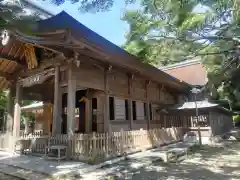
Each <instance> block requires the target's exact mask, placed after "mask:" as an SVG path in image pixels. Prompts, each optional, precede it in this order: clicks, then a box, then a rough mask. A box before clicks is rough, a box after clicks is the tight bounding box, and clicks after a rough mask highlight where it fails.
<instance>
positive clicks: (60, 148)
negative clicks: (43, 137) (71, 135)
mask: <svg viewBox="0 0 240 180" xmlns="http://www.w3.org/2000/svg"><path fill="white" fill-rule="evenodd" d="M51 150H57V156H56V157H50V156H49V151H51ZM62 150H63V151H64V152H65V153H64V156H61V151H62ZM45 157H46V158H47V159H56V160H57V161H58V163H59V162H60V160H62V159H66V158H67V146H66V145H49V146H47V147H46V148H45Z"/></svg>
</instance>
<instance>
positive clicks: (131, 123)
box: [128, 76, 133, 130]
mask: <svg viewBox="0 0 240 180" xmlns="http://www.w3.org/2000/svg"><path fill="white" fill-rule="evenodd" d="M132 93H133V88H132V76H128V94H129V99H128V120H129V125H130V130H132V129H133V111H132Z"/></svg>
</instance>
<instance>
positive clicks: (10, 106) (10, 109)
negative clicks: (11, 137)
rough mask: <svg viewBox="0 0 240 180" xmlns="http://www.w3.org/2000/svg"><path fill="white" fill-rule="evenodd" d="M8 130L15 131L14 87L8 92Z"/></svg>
mask: <svg viewBox="0 0 240 180" xmlns="http://www.w3.org/2000/svg"><path fill="white" fill-rule="evenodd" d="M6 131H7V132H12V131H13V89H12V88H9V91H8V94H7V114H6Z"/></svg>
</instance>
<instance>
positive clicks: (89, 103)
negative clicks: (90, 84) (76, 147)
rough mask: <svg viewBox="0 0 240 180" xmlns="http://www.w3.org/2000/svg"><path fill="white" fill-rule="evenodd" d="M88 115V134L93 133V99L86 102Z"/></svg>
mask: <svg viewBox="0 0 240 180" xmlns="http://www.w3.org/2000/svg"><path fill="white" fill-rule="evenodd" d="M85 106H86V113H87V122H86V132H87V133H89V132H92V114H93V112H92V98H89V99H88V101H87V102H86V105H85Z"/></svg>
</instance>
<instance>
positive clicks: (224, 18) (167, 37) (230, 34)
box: [123, 0, 240, 110]
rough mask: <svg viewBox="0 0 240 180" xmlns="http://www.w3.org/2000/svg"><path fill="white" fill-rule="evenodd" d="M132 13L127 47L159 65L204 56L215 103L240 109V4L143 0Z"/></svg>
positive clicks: (210, 0) (209, 0) (126, 17)
mask: <svg viewBox="0 0 240 180" xmlns="http://www.w3.org/2000/svg"><path fill="white" fill-rule="evenodd" d="M141 5H142V6H141V9H140V10H138V11H126V13H125V15H124V17H123V20H124V21H126V22H127V23H128V24H129V27H130V30H129V32H128V34H127V35H126V37H127V42H126V44H125V45H124V48H125V49H126V50H127V51H129V52H130V53H133V54H134V55H137V56H139V57H140V58H141V59H143V60H144V61H145V62H148V63H151V64H154V65H167V64H172V63H175V62H179V61H184V60H186V59H189V58H194V57H201V59H202V62H203V64H204V66H205V67H206V69H207V71H208V78H209V83H208V85H207V87H206V88H207V89H208V90H209V91H210V92H211V93H212V94H213V95H214V96H213V98H216V99H220V100H226V101H228V102H229V103H230V105H231V106H232V108H233V109H234V110H239V109H240V93H239V91H240V85H239V83H238V77H239V75H240V70H239V67H240V60H239V54H240V51H239V45H240V39H239V37H240V14H239V12H240V1H238V0H229V1H223V0H217V1H216V0H214V1H213V0H188V1H185V0H184V1H183V0H142V2H141Z"/></svg>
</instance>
